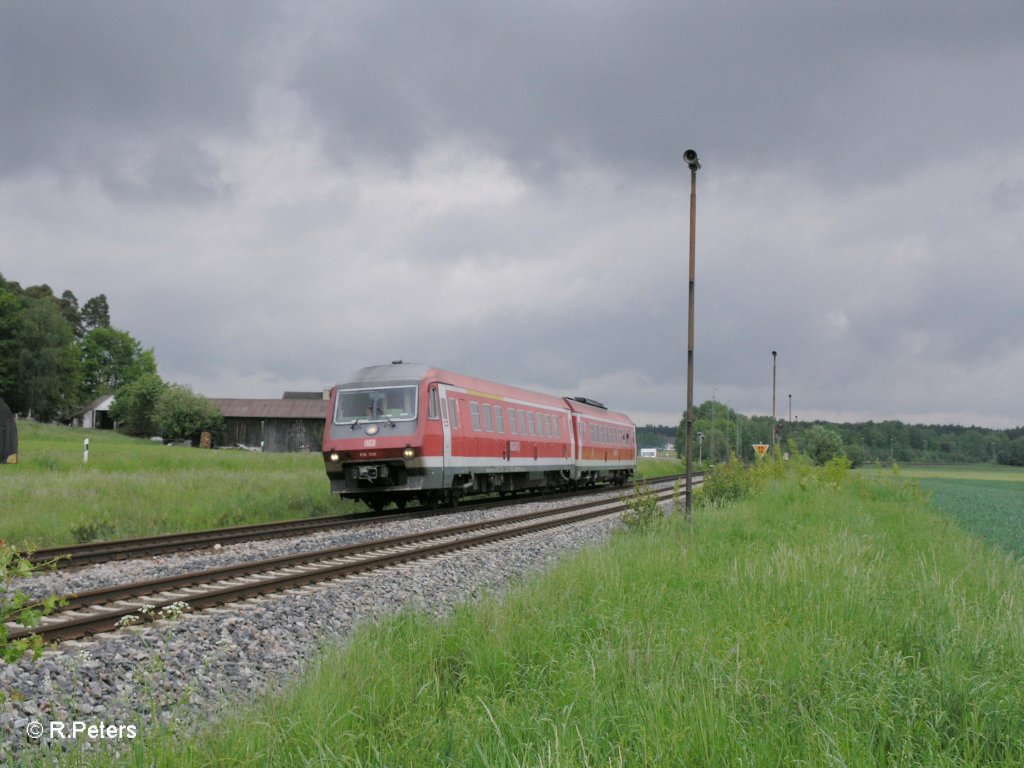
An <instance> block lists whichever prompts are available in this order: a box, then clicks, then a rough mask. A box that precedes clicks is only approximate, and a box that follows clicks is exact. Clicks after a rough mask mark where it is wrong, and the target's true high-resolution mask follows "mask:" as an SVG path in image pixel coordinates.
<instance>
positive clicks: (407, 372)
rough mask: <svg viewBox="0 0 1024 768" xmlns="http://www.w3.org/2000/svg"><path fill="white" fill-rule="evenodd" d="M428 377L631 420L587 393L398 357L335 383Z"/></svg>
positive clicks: (410, 381) (380, 382)
mask: <svg viewBox="0 0 1024 768" xmlns="http://www.w3.org/2000/svg"><path fill="white" fill-rule="evenodd" d="M428 378H429V379H434V380H437V381H440V382H442V383H444V384H449V385H451V386H454V387H460V388H462V389H467V390H473V391H477V392H485V393H488V394H491V395H494V396H498V397H507V398H514V399H519V400H525V401H530V402H535V403H537V404H538V405H541V404H543V405H546V406H548V407H554V408H565V407H567V406H568V408H569V410H571V411H573V412H575V413H582V414H585V415H587V416H590V417H592V418H595V419H601V420H605V421H613V422H622V423H627V424H632V423H633V422H632V421H631V420H630V418H629V417H628V416H626V415H625V414H622V413H616V412H614V411H609V410H608V408H607V407H606V406H605V405H604V404H602V403H599V402H597V401H596V400H591V399H590V398H587V397H579V396H577V397H558V396H556V395H549V394H545V393H543V392H536V391H534V390H530V389H523V388H521V387H514V386H510V385H508V384H499V383H498V382H495V381H488V380H487V379H478V378H476V377H473V376H466V375H465V374H462V373H455V372H454V371H447V370H444V369H441V368H434V367H433V366H429V365H425V364H423V363H406V362H404V361H402V360H395V361H393V362H392V363H390V364H387V365H371V366H369V367H367V368H361V369H360V370H358V371H356V372H355V374H353V376H352V378H351V379H349V380H348V381H347V382H345V383H343V384H339V385H338V386H339V387H340V388H342V389H347V388H356V387H365V386H372V387H384V386H398V385H402V384H413V383H416V382H420V381H423V380H424V379H428Z"/></svg>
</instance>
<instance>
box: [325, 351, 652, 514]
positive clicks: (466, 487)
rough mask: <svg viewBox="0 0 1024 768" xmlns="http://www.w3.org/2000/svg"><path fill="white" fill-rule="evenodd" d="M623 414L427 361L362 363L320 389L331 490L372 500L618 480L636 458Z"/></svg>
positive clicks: (445, 498)
mask: <svg viewBox="0 0 1024 768" xmlns="http://www.w3.org/2000/svg"><path fill="white" fill-rule="evenodd" d="M636 455H637V452H636V427H635V426H634V424H633V422H632V421H630V419H629V417H627V416H625V415H623V414H621V413H615V412H614V411H610V410H608V409H607V408H606V407H605V406H604V405H602V404H601V403H598V402H595V401H593V400H590V399H588V398H584V397H555V396H553V395H545V394H541V393H539V392H532V391H529V390H526V389H520V388H518V387H511V386H507V385H505V384H498V383H495V382H492V381H485V380H483V379H477V378H474V377H472V376H465V375H463V374H459V373H454V372H452V371H446V370H441V369H439V368H432V367H430V366H427V365H420V364H411V363H403V362H401V361H396V362H394V363H391V364H390V365H377V366H371V367H369V368H363V369H362V370H360V371H358V372H357V373H356V374H355V375H354V376H353V377H352V378H351V379H350V380H349V381H347V382H345V383H343V384H339V385H338V386H336V387H334V388H333V389H332V390H331V401H330V409H329V411H328V415H327V422H326V424H325V425H324V442H323V457H324V464H325V467H326V470H327V476H328V478H329V479H330V482H331V491H332V492H334V493H337V494H340V495H341V496H344V497H348V498H355V499H361V500H362V501H364V502H366V503H367V504H368V505H369V506H370V507H371V508H373V509H375V510H381V509H383V508H384V507H386V506H387V505H388V504H390V503H395V504H396V505H397V506H398V507H399V508H400V509H401V508H404V507H405V505H406V503H407V502H408V501H409V500H411V499H415V500H417V501H419V502H420V503H422V504H430V505H435V504H441V503H451V504H455V503H458V500H459V498H461V497H462V496H464V495H468V494H476V493H491V492H497V493H501V494H505V493H512V492H515V491H521V490H536V489H539V490H556V489H562V488H575V487H579V486H585V485H594V484H596V483H601V482H609V483H615V484H618V485H622V484H623V483H625V482H626V481H627V480H630V479H631V478H632V477H633V474H634V472H635V470H636Z"/></svg>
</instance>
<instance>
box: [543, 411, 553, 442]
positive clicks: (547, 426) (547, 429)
mask: <svg viewBox="0 0 1024 768" xmlns="http://www.w3.org/2000/svg"><path fill="white" fill-rule="evenodd" d="M544 437H551V414H550V413H545V414H544Z"/></svg>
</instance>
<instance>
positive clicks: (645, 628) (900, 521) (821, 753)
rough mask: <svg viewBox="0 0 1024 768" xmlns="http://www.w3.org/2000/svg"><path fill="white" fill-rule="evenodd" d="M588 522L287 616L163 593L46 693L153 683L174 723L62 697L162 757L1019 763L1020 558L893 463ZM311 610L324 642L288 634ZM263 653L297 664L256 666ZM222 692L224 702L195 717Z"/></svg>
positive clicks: (54, 673)
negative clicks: (633, 520)
mask: <svg viewBox="0 0 1024 768" xmlns="http://www.w3.org/2000/svg"><path fill="white" fill-rule="evenodd" d="M614 527H615V524H614V523H613V522H610V521H606V522H604V523H593V524H591V526H590V527H589V528H588V530H587V532H586V533H584V532H582V531H583V529H579V530H568V529H567V530H565V531H561V532H560V533H556V534H551V535H548V534H545V535H543V536H537V537H536V539H535V540H534V541H533V542H532V543H531V544H530V545H529V546H524V545H523V544H522V543H521V542H519V543H517V544H515V545H514V546H509V547H505V546H504V545H501V546H489V547H487V548H485V549H480V550H477V551H475V552H474V553H473V555H472V557H471V558H469V559H467V558H465V557H463V556H459V557H455V556H450V557H444V558H438V559H436V560H433V561H427V562H424V563H418V564H415V565H410V566H406V567H403V569H401V570H400V571H398V572H394V573H391V574H389V575H388V576H387V578H386V579H382V580H381V579H378V577H376V576H375V577H373V578H372V579H371V578H366V579H363V580H362V584H360V583H359V581H360V580H358V579H357V580H348V581H347V582H339V583H338V585H337V588H338V589H345V590H350V592H348V593H347V594H346V595H345V596H344V599H343V600H342V599H341V596H340V595H333V596H330V597H324V593H323V592H322V591H320V590H322V589H323V587H318V588H317V592H316V593H314V592H313V591H310V592H309V593H308V594H309V595H311V596H312V595H314V594H316V595H318V597H315V598H313V599H311V600H310V606H309V609H308V610H307V611H304V612H301V613H295V612H289V613H287V614H275V612H276V611H277V610H279V609H280V607H281V606H282V605H283V604H285V603H292V604H294V603H295V602H296V600H297V599H301V596H302V593H298V594H297V595H296V597H295V598H293V599H290V600H287V601H286V600H283V599H280V598H274V599H266V600H260V601H257V602H255V603H253V604H252V606H251V607H250V608H249V613H248V614H247V615H245V616H242V615H240V614H234V613H225V614H223V615H222V616H221V617H220V618H219V619H218V618H217V616H216V614H202V615H195V616H184V617H182V618H181V619H179V620H178V621H187V622H194V623H195V624H194V628H193V629H192V630H190V632H188V633H187V634H186V635H185V636H183V637H180V638H179V639H178V640H176V641H174V642H175V643H180V644H181V646H172V645H171V642H172V641H170V640H169V637H170V636H171V635H172V634H173V633H171V632H170V631H169V629H168V627H169V626H171V625H170V624H168V625H165V626H163V627H161V626H160V625H158V624H154V625H151V626H149V627H147V628H145V629H142V630H136V631H135V632H134V634H132V635H130V636H129V635H126V636H125V638H124V641H125V642H127V641H128V640H131V639H132V638H135V639H136V640H137V641H138V644H137V645H134V646H123V647H120V648H118V649H116V650H115V647H113V646H111V647H109V648H107V650H104V651H98V650H93V651H92V652H91V653H90V655H89V656H86V655H84V654H82V655H80V656H78V657H75V656H66V660H65V662H64V663H63V665H61V666H51V667H49V675H48V677H49V680H50V683H49V685H51V686H54V688H55V691H56V692H55V693H53V694H51V695H50V698H49V699H48V701H50V702H51V703H52V702H59V701H62V700H63V699H62V698H61V696H62V694H61V693H60V691H61V690H62V689H61V686H63V685H65V684H66V680H67V679H68V678H69V676H73V675H77V676H78V681H79V686H78V687H79V689H89V688H104V687H105V688H106V689H108V690H111V691H113V694H112V696H111V697H110V698H109V699H108V700H107V702H112V701H113V700H114V699H116V698H117V696H118V695H121V694H122V693H123V692H124V691H126V690H127V689H128V688H131V687H133V686H137V687H138V688H140V689H142V690H146V689H147V688H148V689H149V690H150V691H151V692H152V690H159V691H160V692H161V696H162V697H163V698H164V699H165V703H166V705H167V706H165V707H164V708H163V709H162V714H161V715H160V718H171V719H174V718H179V721H180V723H182V724H181V725H179V726H178V727H176V728H175V727H158V726H157V725H156V724H154V723H150V722H145V723H143V722H141V721H140V720H139V717H140V715H139V713H138V712H133V711H132V710H130V709H122V710H115V709H110V708H106V707H111V706H112V704H110V703H104V704H103V705H102V707H101V708H100V710H99V712H97V711H96V709H95V705H93V704H90V703H86V704H84V705H82V708H81V710H80V711H82V712H83V713H86V714H85V715H84V716H85V717H92V718H93V719H96V718H97V716H103V717H106V718H107V721H108V722H111V721H113V722H115V723H118V724H123V722H124V721H123V720H117V719H116V718H134V719H132V720H131V723H132V724H138V725H139V726H140V732H139V733H137V735H136V737H135V738H133V739H131V740H121V741H119V742H116V743H108V744H94V745H93V746H94V748H95V749H99V750H106V751H104V752H103V755H102V759H101V760H100V762H96V763H94V764H101V763H102V764H106V762H107V761H109V760H110V759H111V758H112V752H110V751H109V749H110V748H113V749H114V750H117V749H120V750H122V751H127V752H130V753H132V755H133V756H134V758H136V760H137V759H138V758H139V757H140V756H142V755H144V756H145V759H144V762H145V763H146V764H147V765H175V766H177V765H218V764H237V763H238V762H246V763H249V764H260V765H281V766H284V765H295V764H310V763H313V764H339V765H343V764H353V765H356V764H364V765H370V764H378V765H430V764H449V765H478V764H493V765H519V764H561V765H587V764H602V765H603V764H613V765H668V764H675V765H686V764H708V765H718V764H736V763H739V762H740V761H742V762H743V763H744V764H773V765H775V764H794V763H798V762H804V763H805V764H814V765H824V764H830V763H841V764H859V765H877V764H901V765H936V764H956V765H992V764H1000V765H1013V764H1021V763H1022V762H1024V736H1022V734H1024V728H1022V727H1021V720H1020V718H1021V715H1020V713H1021V712H1024V628H1022V626H1021V624H1020V622H1019V617H1018V615H1017V612H1016V610H1015V608H1016V606H1019V605H1020V604H1022V603H1021V601H1022V600H1024V569H1022V566H1021V563H1020V561H1019V560H1018V559H1016V558H1014V557H1012V556H1008V555H1007V554H1006V553H1005V552H1004V551H1001V550H999V549H997V548H994V547H992V546H991V545H989V544H987V543H984V542H982V541H980V540H978V539H976V538H973V537H972V536H970V535H968V534H967V533H965V531H964V530H963V529H962V528H960V527H959V526H957V525H956V524H954V523H953V522H951V521H950V519H949V518H947V517H944V516H942V515H940V514H938V513H937V512H936V511H935V510H934V509H933V508H932V507H931V506H930V505H929V504H928V502H927V500H926V499H925V498H924V497H923V496H922V494H920V493H919V492H918V491H917V489H916V488H915V487H914V486H912V485H908V484H903V485H899V484H894V483H889V482H877V481H869V480H864V479H851V478H846V477H844V476H843V473H842V472H833V473H821V472H812V471H810V470H807V471H802V472H801V474H800V476H799V477H790V478H789V479H786V480H777V481H771V482H768V483H766V484H765V485H764V486H763V487H762V488H761V489H760V490H759V491H758V493H756V494H754V495H752V496H748V497H746V498H744V499H742V500H740V501H737V502H732V503H728V504H722V505H719V506H710V507H698V508H697V509H696V510H695V516H694V523H693V526H692V527H690V526H687V525H686V524H685V523H684V521H683V520H682V519H680V518H679V517H678V516H673V517H670V518H669V519H667V520H666V521H665V522H664V523H657V524H655V525H653V526H650V527H649V528H647V529H646V530H639V531H632V532H629V533H623V534H621V535H613V534H612V529H613V528H614ZM558 537H567V541H571V542H572V543H571V544H569V545H568V546H558V544H557V541H556V540H557V539H558ZM596 544H601V546H590V545H596ZM569 550H575V551H576V555H575V556H573V557H569V558H565V557H564V555H565V554H566V552H567V551H569ZM351 590H354V591H351ZM334 598H338V599H337V600H335V599H334ZM342 605H345V606H347V607H345V608H344V609H342V608H341V607H340V606H342ZM332 606H338V607H337V608H334V607H332ZM371 617H372V618H376V619H378V620H377V621H373V622H367V621H361V620H362V619H365V618H371ZM264 618H266V619H267V620H266V621H264V620H263V619H264ZM258 626H264V627H266V629H265V630H259V629H257V628H256V627H258ZM324 629H326V630H327V632H328V633H330V634H333V635H335V636H339V637H342V638H344V640H343V641H342V642H341V643H340V644H334V643H331V644H328V645H326V646H323V647H322V648H319V649H318V650H314V649H316V648H317V644H318V643H319V642H321V640H315V641H314V640H313V638H314V637H316V638H322V637H323V636H324V634H323V631H322V630H324ZM261 631H265V633H266V634H264V635H263V636H262V637H260V638H259V639H258V640H257V639H256V636H257V634H258V633H259V632H261ZM189 637H191V638H192V643H193V645H194V649H193V650H191V651H190V650H189V648H188V645H187V644H188V643H189V639H188V638H189ZM203 637H210V638H211V640H212V645H209V644H202V642H201V641H200V640H199V639H200V638H203ZM298 637H307V638H309V642H307V643H306V644H304V645H303V646H302V648H303V650H301V651H299V650H297V648H296V646H295V645H293V639H294V638H298ZM257 646H258V647H259V648H260V651H259V654H260V655H261V657H263V658H269V657H274V656H276V657H277V659H276V662H277V663H275V664H273V665H269V666H265V665H264V664H263V663H261V662H260V661H259V659H258V658H257V657H256V656H255V655H252V654H251V653H250V652H249V651H248V650H247V649H252V648H255V647H257ZM211 648H213V649H216V650H214V651H210V649H211ZM84 650H87V649H85V648H83V651H84ZM75 658H78V659H79V660H80V661H79V662H75V661H74V659H75ZM177 658H182V659H184V661H183V662H181V664H180V665H179V664H178V663H177V662H174V661H172V660H174V659H177ZM43 663H44V664H48V663H50V661H49V660H47V659H44V660H43ZM75 663H77V664H78V666H77V667H72V668H71V669H69V668H68V666H67V665H69V664H70V665H74V664H75ZM168 664H171V665H172V666H168ZM117 665H121V667H120V668H122V669H123V670H124V672H122V673H121V676H120V677H116V676H115V677H114V678H113V679H111V678H110V676H109V675H108V676H107V677H106V678H102V676H98V677H97V676H96V675H95V674H94V672H95V670H98V669H107V670H109V669H110V668H114V667H117ZM271 667H272V668H274V669H279V668H287V669H292V670H296V671H298V670H301V674H300V675H299V676H298V677H296V678H294V679H287V682H285V683H284V684H283V685H278V686H275V685H273V683H274V682H275V681H280V680H281V679H282V678H281V677H279V676H275V677H274V678H273V680H271V679H268V677H267V675H266V673H265V672H264V670H265V669H268V668H271ZM40 668H41V669H42V668H46V667H40ZM86 670H88V672H86ZM131 670H134V673H135V674H134V675H133V676H132V677H131V678H129V677H128V675H127V672H128V671H131ZM214 670H220V672H215V671H214ZM215 677H216V678H217V679H219V680H220V681H221V682H222V683H224V682H226V683H227V686H226V687H222V686H220V685H219V684H214V683H213V682H212V681H213V679H214V678H215ZM207 678H210V680H211V682H210V683H209V684H207V683H206V679H207ZM130 679H131V680H135V681H136V682H135V683H131V684H129V683H128V682H126V681H128V680H130ZM172 681H177V682H176V683H172ZM8 683H9V680H5V681H4V684H5V687H6V685H7V684H8ZM39 684H40V685H43V686H45V685H47V683H46V682H45V678H44V679H41V680H39ZM267 691H269V692H267ZM225 696H226V697H227V698H229V699H231V700H234V701H235V702H239V701H240V700H248V703H245V704H242V703H235V704H233V705H232V706H230V707H226V708H225V707H220V706H218V707H217V709H216V711H217V712H218V717H217V718H216V720H215V721H214V722H213V723H205V724H204V723H203V722H202V719H203V716H202V715H201V714H198V713H203V712H209V707H210V706H211V704H212V703H213V702H214V701H217V700H218V697H225ZM86 708H92V709H88V710H87V709H86ZM24 709H25V708H23V712H24ZM56 714H58V713H57V712H56V711H53V712H48V713H45V712H27V714H22V715H21V718H22V719H23V718H24V717H26V716H28V717H38V718H43V717H44V716H45V717H53V716H55V715H56ZM60 716H62V717H63V716H65V715H63V714H60ZM197 716H198V720H197ZM158 719H159V718H158ZM19 723H20V719H19ZM21 724H22V725H25V723H21ZM186 724H187V725H186ZM23 754H25V755H27V754H29V753H23ZM79 756H80V757H81V759H82V760H83V761H85V762H88V760H86V756H85V755H84V753H82V752H76V753H72V754H71V758H72V759H78V757H79Z"/></svg>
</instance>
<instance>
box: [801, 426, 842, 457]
mask: <svg viewBox="0 0 1024 768" xmlns="http://www.w3.org/2000/svg"><path fill="white" fill-rule="evenodd" d="M806 443H807V445H806V451H805V452H806V453H807V455H808V456H810V457H811V461H813V462H814V463H815V464H817V465H818V466H819V467H822V466H824V465H825V464H826V463H828V461H829V460H830V459H833V458H835V457H836V456H842V455H843V438H842V437H840V436H839V433H838V432H835V431H834V430H831V429H829V428H828V427H823V426H821V425H820V424H819V425H816V426H814V427H812V428H811V430H810V431H809V432H808V433H807V438H806Z"/></svg>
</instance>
